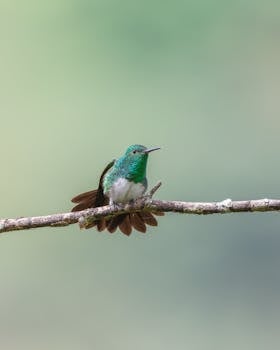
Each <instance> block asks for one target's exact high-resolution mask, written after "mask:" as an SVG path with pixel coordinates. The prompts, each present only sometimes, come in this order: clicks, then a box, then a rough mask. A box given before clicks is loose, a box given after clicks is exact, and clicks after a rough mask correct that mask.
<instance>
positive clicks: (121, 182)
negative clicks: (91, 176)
mask: <svg viewBox="0 0 280 350" xmlns="http://www.w3.org/2000/svg"><path fill="white" fill-rule="evenodd" d="M145 190H146V189H145V187H144V186H143V184H141V183H140V182H138V183H137V184H136V183H134V182H130V181H128V180H126V179H124V178H120V179H118V180H117V181H116V182H115V183H114V185H113V186H112V187H111V189H110V192H109V198H110V203H112V202H113V203H128V202H130V201H132V200H135V199H137V198H139V197H141V196H142V195H143V194H144V192H145Z"/></svg>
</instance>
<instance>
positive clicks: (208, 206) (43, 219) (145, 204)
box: [0, 185, 280, 233]
mask: <svg viewBox="0 0 280 350" xmlns="http://www.w3.org/2000/svg"><path fill="white" fill-rule="evenodd" d="M157 186H158V185H157ZM158 187H159V186H158ZM158 187H157V188H158ZM154 192H155V191H154V189H152V191H151V192H150V194H149V195H147V196H145V197H143V198H141V199H139V200H137V201H135V202H134V203H131V204H126V205H117V206H116V205H111V206H110V205H108V206H105V207H98V208H92V209H86V210H83V211H78V212H70V213H62V214H52V215H46V216H35V217H22V218H16V219H2V220H0V233H2V232H8V231H15V230H26V229H31V228H37V227H47V226H49V227H57V226H67V225H71V224H75V223H77V222H79V225H80V227H81V228H86V227H87V226H88V225H90V223H91V222H92V221H93V220H95V219H100V218H101V217H105V218H109V217H112V216H114V215H118V214H123V213H133V212H137V211H142V210H145V211H150V212H156V211H160V212H174V213H184V214H198V215H208V214H218V213H219V214H226V213H235V212H267V211H280V200H279V199H257V200H246V201H232V200H231V199H225V200H223V201H221V202H179V201H165V200H153V199H151V196H152V194H153V193H154Z"/></svg>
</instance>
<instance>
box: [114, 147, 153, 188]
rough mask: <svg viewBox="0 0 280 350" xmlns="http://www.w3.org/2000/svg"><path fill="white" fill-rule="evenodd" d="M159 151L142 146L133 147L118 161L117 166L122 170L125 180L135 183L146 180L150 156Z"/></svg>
mask: <svg viewBox="0 0 280 350" xmlns="http://www.w3.org/2000/svg"><path fill="white" fill-rule="evenodd" d="M157 149H159V147H155V148H147V147H145V146H142V145H131V146H129V147H128V148H127V150H126V152H125V154H124V156H122V157H121V158H120V159H118V161H117V163H118V164H116V166H119V167H121V168H122V170H123V173H124V175H125V178H126V179H128V180H131V181H134V182H136V183H137V182H141V181H143V180H144V179H145V178H146V166H147V160H148V154H149V153H150V152H152V151H155V150H157Z"/></svg>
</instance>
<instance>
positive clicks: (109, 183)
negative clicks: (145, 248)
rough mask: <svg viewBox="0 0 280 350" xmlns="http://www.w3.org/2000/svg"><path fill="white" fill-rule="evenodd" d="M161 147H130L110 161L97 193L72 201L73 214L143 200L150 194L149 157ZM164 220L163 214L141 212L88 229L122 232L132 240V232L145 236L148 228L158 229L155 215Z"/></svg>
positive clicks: (93, 224)
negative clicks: (143, 197)
mask: <svg viewBox="0 0 280 350" xmlns="http://www.w3.org/2000/svg"><path fill="white" fill-rule="evenodd" d="M158 149H160V148H159V147H154V148H147V147H145V146H142V145H131V146H129V147H128V148H127V150H126V152H125V153H124V155H123V156H121V157H120V158H118V159H116V160H113V161H111V162H110V163H109V164H108V165H107V166H106V167H105V169H104V170H103V172H102V174H101V176H100V179H99V185H98V188H97V189H96V190H92V191H88V192H84V193H81V194H79V195H77V196H75V197H74V198H72V200H71V201H72V202H73V203H77V204H76V206H75V207H74V208H73V209H72V211H80V210H84V209H87V208H96V207H102V206H104V205H108V204H110V205H117V204H126V203H130V202H133V201H135V200H136V199H138V198H141V197H142V196H143V195H144V193H145V191H146V190H147V186H148V182H147V178H146V166H147V160H148V155H149V153H150V152H152V151H156V150H158ZM153 214H154V215H159V216H162V215H164V213H163V212H156V211H154V212H147V211H141V212H136V213H127V214H120V215H117V216H114V217H113V218H110V219H107V220H105V219H104V218H101V219H98V220H96V221H94V222H93V223H92V224H91V225H90V226H89V227H87V228H90V227H94V226H96V227H97V230H98V231H103V230H105V229H107V230H108V231H109V232H110V233H113V232H115V231H116V229H117V228H118V227H119V229H120V230H121V231H122V232H123V233H124V234H126V235H127V236H129V235H130V234H131V232H132V228H135V229H136V230H137V231H140V232H143V233H144V232H146V224H147V225H150V226H157V220H156V219H155V217H154V215H153Z"/></svg>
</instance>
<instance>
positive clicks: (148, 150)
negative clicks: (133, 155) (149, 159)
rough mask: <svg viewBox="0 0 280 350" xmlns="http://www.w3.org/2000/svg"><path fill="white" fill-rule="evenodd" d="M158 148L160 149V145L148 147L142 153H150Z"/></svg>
mask: <svg viewBox="0 0 280 350" xmlns="http://www.w3.org/2000/svg"><path fill="white" fill-rule="evenodd" d="M158 149H160V147H154V148H148V149H146V150H145V151H144V153H150V152H153V151H156V150H158Z"/></svg>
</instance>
